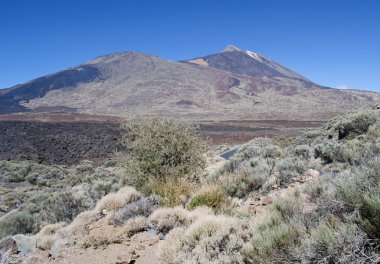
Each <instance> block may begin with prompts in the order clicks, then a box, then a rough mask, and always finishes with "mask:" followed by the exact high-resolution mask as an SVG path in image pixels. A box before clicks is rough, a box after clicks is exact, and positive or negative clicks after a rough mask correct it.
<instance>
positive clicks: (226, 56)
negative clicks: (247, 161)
mask: <svg viewBox="0 0 380 264" xmlns="http://www.w3.org/2000/svg"><path fill="white" fill-rule="evenodd" d="M375 102H380V96H379V94H377V93H371V92H365V91H353V90H338V89H331V88H326V87H321V86H319V85H317V84H315V83H313V82H312V81H310V80H308V79H307V78H305V77H303V76H301V75H300V74H298V73H296V72H294V71H292V70H290V69H288V68H286V67H284V66H282V65H280V64H279V63H277V62H275V61H273V60H271V59H269V58H266V57H264V56H262V55H259V54H257V53H254V52H251V51H244V50H241V49H239V48H237V47H235V46H231V45H230V46H228V47H227V48H226V49H224V51H222V52H219V53H216V54H211V55H207V56H204V57H197V58H194V59H190V60H185V61H180V62H173V61H168V60H165V59H162V58H159V57H156V56H152V55H148V54H143V53H138V52H119V53H112V54H109V55H105V56H100V57H97V58H95V59H93V60H90V61H88V62H86V63H83V64H81V65H79V66H76V67H72V68H70V69H67V70H63V71H60V72H57V73H54V74H50V75H47V76H43V77H40V78H37V79H35V80H32V81H29V82H27V83H25V84H21V85H17V86H14V87H11V88H8V89H4V90H0V114H6V113H17V112H65V113H67V112H69V113H71V112H74V113H85V114H98V115H114V116H127V115H130V114H132V113H136V114H138V115H160V116H162V115H167V116H178V117H184V118H191V119H196V120H199V119H208V120H210V119H212V120H214V119H219V120H220V119H229V120H230V119H235V120H236V119H237V120H239V119H256V120H257V119H272V120H280V119H281V120H326V119H328V118H330V117H332V116H335V115H337V114H339V113H343V112H346V111H349V110H352V109H353V108H358V107H361V106H365V105H368V104H372V103H375Z"/></svg>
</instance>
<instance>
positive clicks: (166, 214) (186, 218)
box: [149, 207, 192, 234]
mask: <svg viewBox="0 0 380 264" xmlns="http://www.w3.org/2000/svg"><path fill="white" fill-rule="evenodd" d="M149 219H150V220H151V222H152V224H153V225H154V226H155V228H156V229H157V230H158V231H160V232H162V233H164V234H166V233H168V232H169V231H170V230H171V229H173V228H175V227H179V226H183V225H185V226H187V225H189V224H190V223H191V220H192V217H191V212H189V211H187V210H186V209H183V208H181V207H175V208H160V209H157V210H156V211H154V212H153V213H152V214H151V215H150V217H149Z"/></svg>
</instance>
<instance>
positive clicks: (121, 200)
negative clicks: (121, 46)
mask: <svg viewBox="0 0 380 264" xmlns="http://www.w3.org/2000/svg"><path fill="white" fill-rule="evenodd" d="M125 130H126V131H127V132H126V134H125V138H124V140H125V143H126V144H127V146H128V148H130V153H131V154H130V155H129V156H128V157H124V156H121V157H115V158H114V159H110V160H108V161H106V162H104V164H102V165H100V166H97V167H96V166H94V165H93V164H92V163H91V162H90V161H83V162H82V163H81V164H79V165H77V166H73V167H64V166H43V165H39V164H34V163H29V162H17V163H16V162H11V161H1V162H0V180H1V183H2V186H4V187H2V188H3V189H2V190H1V191H2V194H1V206H2V208H1V210H2V211H3V212H4V215H3V216H2V217H1V218H0V236H1V237H2V238H6V237H9V236H12V235H16V234H26V235H27V236H28V238H30V239H33V241H35V244H36V245H37V248H39V249H41V250H50V249H51V248H52V246H53V245H55V244H56V243H57V242H56V241H57V240H59V239H60V240H62V239H66V240H65V241H66V242H67V243H66V244H65V246H73V245H80V247H81V248H82V250H86V249H88V248H98V247H106V246H107V245H111V244H119V243H123V242H124V241H127V240H128V239H131V238H132V237H134V236H136V234H140V233H143V232H150V233H154V234H155V235H157V236H158V237H159V238H160V243H159V250H158V253H157V259H156V261H157V262H156V263H159V262H161V263H171V264H175V263H378V262H379V261H380V159H379V158H380V156H379V154H380V106H379V105H374V106H371V107H367V108H363V109H360V110H358V111H355V112H352V113H350V114H347V115H344V116H339V117H337V118H334V119H333V120H331V121H329V122H328V123H327V124H325V125H324V126H323V127H321V128H320V129H317V130H315V131H310V132H308V133H306V134H304V135H302V136H299V137H295V138H287V137H274V138H256V139H254V140H252V141H249V142H247V143H245V144H243V145H241V146H240V147H239V150H238V151H237V153H236V154H235V155H234V156H233V157H232V158H231V159H230V160H228V161H221V162H220V164H219V166H214V167H213V168H214V169H212V170H210V169H205V168H206V167H210V166H213V165H215V164H212V163H213V162H214V159H213V158H214V157H215V155H217V154H218V153H220V152H221V151H222V150H225V149H228V148H227V147H223V146H222V147H219V148H215V147H209V146H208V145H207V142H205V141H203V140H201V139H200V138H199V137H198V135H197V132H196V129H195V128H194V127H193V126H191V125H189V124H186V123H181V122H178V121H174V120H167V119H155V120H148V121H141V120H140V121H139V122H131V123H129V124H127V125H126V127H125ZM12 188H13V189H12ZM14 188H16V189H17V188H18V190H19V191H14V190H15V189H14ZM12 190H13V191H12ZM96 224H97V225H98V226H102V229H99V230H103V231H101V232H100V231H99V232H97V233H91V232H92V231H91V230H92V229H91V228H89V227H91V226H93V225H96ZM78 230H82V231H83V230H87V232H85V233H84V234H81V235H80V236H78V235H77V234H78V232H79V231H78ZM88 230H90V231H88ZM82 233H83V232H82ZM31 254H33V253H31Z"/></svg>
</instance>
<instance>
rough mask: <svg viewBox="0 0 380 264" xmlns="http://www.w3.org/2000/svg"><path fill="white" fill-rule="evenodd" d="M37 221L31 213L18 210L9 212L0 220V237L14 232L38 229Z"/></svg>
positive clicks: (28, 232)
mask: <svg viewBox="0 0 380 264" xmlns="http://www.w3.org/2000/svg"><path fill="white" fill-rule="evenodd" d="M38 226H39V223H37V222H36V221H35V219H34V217H33V215H31V214H29V213H27V212H23V211H19V212H15V213H12V214H9V215H8V216H6V217H5V218H3V219H2V220H1V221H0V238H3V237H5V236H9V235H11V236H12V235H16V234H30V233H34V232H36V231H37V230H38Z"/></svg>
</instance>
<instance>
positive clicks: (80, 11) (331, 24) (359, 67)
mask: <svg viewBox="0 0 380 264" xmlns="http://www.w3.org/2000/svg"><path fill="white" fill-rule="evenodd" d="M379 14H380V1H376V0H366V1H359V0H356V1H353V0H330V1H324V0H323V1H322V0H319V1H317V0H314V1H311V0H310V1H305V0H302V1H298V0H294V1H290V0H289V1H285V0H282V1H281V0H278V1H270V0H269V1H263V0H261V1H253V0H252V1H238V0H235V1H231V0H229V1H224V0H219V1H207V0H203V1H198V0H191V1H190V0H189V1H185V0H172V1H169V0H161V1H159V0H156V1H154V0H151V1H147V0H139V1H138V0H135V1H132V0H131V1H127V0H125V1H121V0H120V1H118V0H107V1H97V0H91V1H90V0H88V1H86V0H82V1H81V0H75V1H74V0H61V1H48V0H45V1H41V0H33V1H26V0H25V1H18V0H2V1H1V3H0V88H6V87H10V86H13V85H15V84H18V83H23V82H26V81H28V80H30V79H33V78H36V77H39V76H42V75H46V74H49V73H52V72H56V71H59V70H63V69H65V68H68V67H71V66H75V65H78V64H80V63H82V62H84V61H86V60H89V59H91V58H93V57H96V56H98V55H103V54H108V53H112V52H115V51H126V50H134V51H143V52H145V53H149V54H154V55H157V56H160V57H163V58H166V59H170V60H181V59H187V58H193V57H197V56H201V55H206V54H211V53H215V52H218V51H219V50H221V49H223V48H224V46H226V45H228V44H234V45H236V46H238V47H240V48H242V49H246V50H251V51H254V52H257V53H260V54H263V55H265V56H267V57H270V58H272V59H274V60H276V61H277V62H279V63H281V64H283V65H285V66H287V67H289V68H291V69H293V70H296V71H297V72H299V73H301V74H302V75H304V76H306V77H308V78H309V79H311V80H313V81H314V82H316V83H319V84H322V85H326V86H331V87H338V86H341V87H348V88H356V89H365V90H372V91H380V81H379V76H380V15H379Z"/></svg>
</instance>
